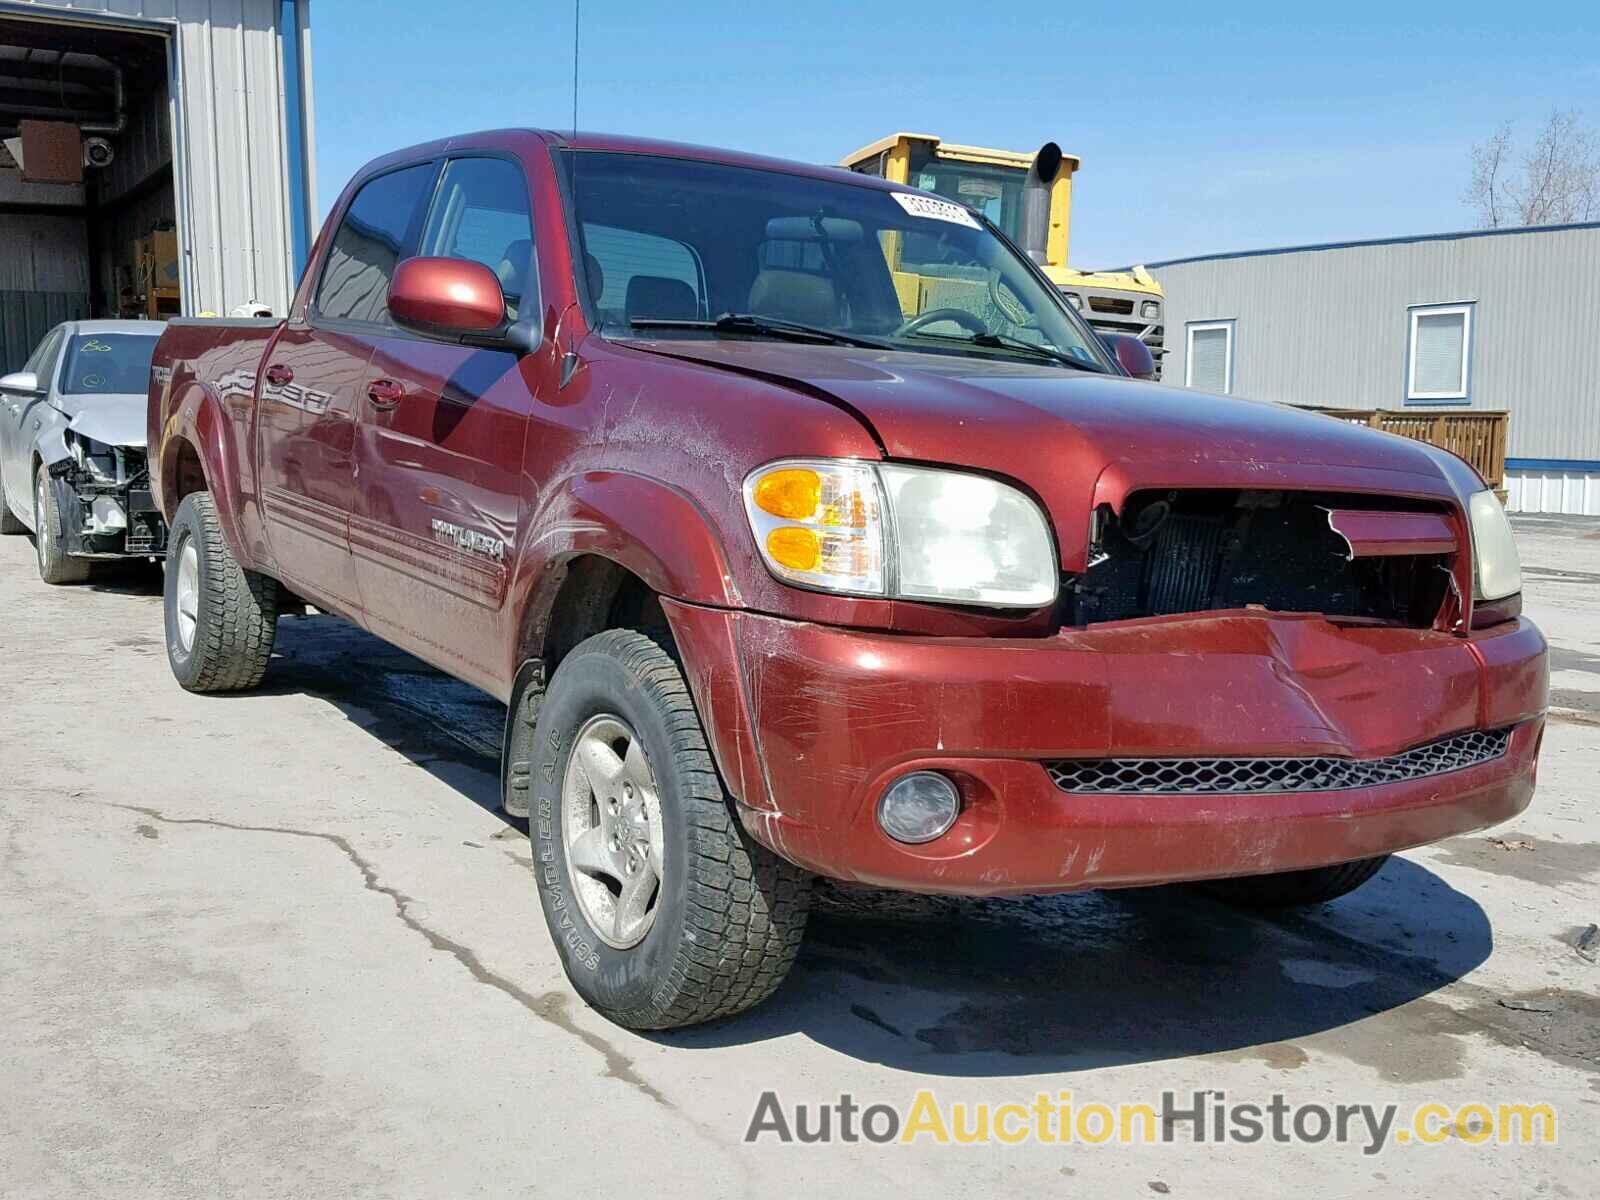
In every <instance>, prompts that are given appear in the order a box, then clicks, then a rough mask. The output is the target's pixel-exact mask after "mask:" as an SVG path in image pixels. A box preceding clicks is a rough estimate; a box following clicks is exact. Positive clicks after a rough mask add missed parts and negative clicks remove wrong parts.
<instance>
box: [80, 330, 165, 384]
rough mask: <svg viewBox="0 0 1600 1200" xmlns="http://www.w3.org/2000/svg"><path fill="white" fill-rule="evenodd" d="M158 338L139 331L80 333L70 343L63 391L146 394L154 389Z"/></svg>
mask: <svg viewBox="0 0 1600 1200" xmlns="http://www.w3.org/2000/svg"><path fill="white" fill-rule="evenodd" d="M155 352H156V338H155V337H153V336H151V337H146V336H145V335H143V334H136V333H80V334H78V335H77V336H76V337H74V338H73V339H72V340H71V341H69V342H68V343H67V363H66V368H65V369H64V370H63V371H62V372H61V391H62V392H63V393H64V394H66V395H68V396H87V395H110V394H113V393H119V392H135V393H139V394H141V395H142V394H143V393H145V392H147V391H149V389H150V359H151V358H152V357H153V356H154V354H155Z"/></svg>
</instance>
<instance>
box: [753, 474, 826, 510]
mask: <svg viewBox="0 0 1600 1200" xmlns="http://www.w3.org/2000/svg"><path fill="white" fill-rule="evenodd" d="M755 502H756V507H758V508H760V509H761V511H762V512H768V513H771V514H772V515H773V516H775V517H783V518H784V519H785V520H789V521H803V520H805V519H806V518H807V517H810V516H812V515H813V514H815V513H816V511H817V506H818V505H819V504H821V503H822V476H820V475H818V474H817V473H816V472H815V471H812V470H809V469H807V468H805V467H785V468H783V469H782V470H778V471H772V472H769V473H768V474H766V475H763V476H762V477H761V478H760V479H759V480H757V481H756V486H755Z"/></svg>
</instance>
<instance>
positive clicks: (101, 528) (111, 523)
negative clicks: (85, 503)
mask: <svg viewBox="0 0 1600 1200" xmlns="http://www.w3.org/2000/svg"><path fill="white" fill-rule="evenodd" d="M89 525H90V529H89V532H90V533H94V534H101V533H121V532H122V531H123V530H124V529H126V528H127V527H128V514H127V513H126V512H124V511H123V510H122V505H120V504H118V503H117V502H116V501H115V500H113V499H112V498H111V497H110V496H96V497H95V501H94V503H93V504H92V505H90V506H89Z"/></svg>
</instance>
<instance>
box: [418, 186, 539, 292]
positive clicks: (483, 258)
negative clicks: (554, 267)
mask: <svg viewBox="0 0 1600 1200" xmlns="http://www.w3.org/2000/svg"><path fill="white" fill-rule="evenodd" d="M418 253H419V254H426V255H431V256H436V257H440V258H464V259H467V260H468V261H470V262H476V263H482V264H483V265H484V266H486V267H488V268H489V269H490V270H491V271H493V272H494V273H495V274H496V275H498V276H499V277H500V287H501V290H503V291H504V292H505V295H506V316H508V317H510V318H511V319H512V320H516V318H517V311H518V309H519V308H523V309H526V308H528V307H529V305H528V303H527V302H528V301H531V300H532V299H533V290H532V281H533V219H532V217H531V216H530V215H529V212H528V181H527V179H526V177H524V175H523V174H522V170H521V168H520V167H517V166H516V165H515V164H513V163H511V162H509V161H508V160H506V159H503V158H458V159H453V160H452V161H451V162H450V163H449V165H448V166H446V167H445V169H444V179H443V181H442V182H441V183H440V185H439V191H438V193H437V195H436V197H435V199H434V202H433V211H432V212H431V213H429V214H428V226H427V228H426V229H425V230H424V231H423V234H422V245H421V248H420V249H419V250H418ZM525 297H526V299H525Z"/></svg>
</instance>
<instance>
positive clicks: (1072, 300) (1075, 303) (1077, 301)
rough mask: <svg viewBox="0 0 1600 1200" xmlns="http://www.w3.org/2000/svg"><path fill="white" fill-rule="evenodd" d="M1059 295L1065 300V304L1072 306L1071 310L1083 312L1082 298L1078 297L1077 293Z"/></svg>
mask: <svg viewBox="0 0 1600 1200" xmlns="http://www.w3.org/2000/svg"><path fill="white" fill-rule="evenodd" d="M1061 294H1062V295H1063V296H1065V297H1066V298H1067V303H1068V304H1070V305H1072V307H1073V308H1075V309H1077V310H1078V311H1079V312H1082V311H1083V297H1082V296H1080V295H1078V293H1077V292H1062V293H1061Z"/></svg>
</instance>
